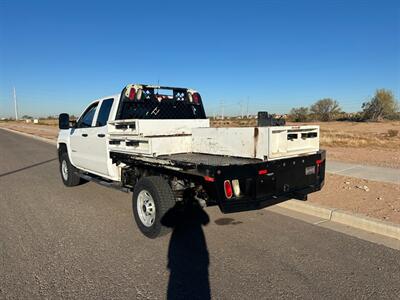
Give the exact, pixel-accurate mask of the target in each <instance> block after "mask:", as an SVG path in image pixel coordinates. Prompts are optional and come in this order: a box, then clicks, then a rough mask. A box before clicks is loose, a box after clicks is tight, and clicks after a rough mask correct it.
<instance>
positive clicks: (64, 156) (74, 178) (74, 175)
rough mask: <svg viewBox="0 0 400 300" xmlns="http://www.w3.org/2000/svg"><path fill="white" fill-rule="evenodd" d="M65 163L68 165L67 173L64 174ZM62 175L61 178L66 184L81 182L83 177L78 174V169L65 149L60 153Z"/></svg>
mask: <svg viewBox="0 0 400 300" xmlns="http://www.w3.org/2000/svg"><path fill="white" fill-rule="evenodd" d="M63 164H65V165H64V167H65V166H66V173H65V175H64V174H63ZM60 175H61V179H62V181H63V183H64V185H66V186H76V185H79V184H80V182H81V178H80V177H79V175H78V170H77V169H76V168H75V167H74V166H73V165H72V164H71V162H70V160H69V157H68V153H67V152H65V151H63V152H62V153H61V155H60Z"/></svg>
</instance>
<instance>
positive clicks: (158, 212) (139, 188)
mask: <svg viewBox="0 0 400 300" xmlns="http://www.w3.org/2000/svg"><path fill="white" fill-rule="evenodd" d="M141 193H143V194H145V195H146V193H148V194H150V196H151V198H152V200H153V203H154V206H155V216H154V217H150V216H149V218H151V219H152V220H153V222H152V223H151V224H150V225H149V224H147V225H145V223H144V222H143V221H142V219H141V217H140V216H139V214H141V213H142V214H143V213H144V212H143V210H144V211H146V209H144V208H143V210H142V211H141V212H139V211H138V209H139V208H138V202H139V203H141V202H142V200H139V199H138V197H139V194H141ZM141 197H142V198H143V196H141ZM174 205H175V197H174V194H173V192H172V190H171V187H170V186H169V185H168V183H167V181H166V180H164V179H163V178H162V177H159V176H149V177H144V178H142V179H140V180H139V181H138V182H137V183H136V185H135V188H134V190H133V195H132V208H133V216H134V217H135V221H136V224H137V226H138V227H139V229H140V231H141V232H142V233H143V234H144V235H145V236H146V237H148V238H151V239H155V238H157V237H159V236H162V235H165V234H167V233H168V232H170V230H171V229H170V228H168V227H165V226H163V225H162V224H161V219H162V217H163V216H164V215H165V213H166V212H167V211H168V210H169V209H171V208H172V207H173V206H174ZM139 206H140V204H139ZM143 206H144V205H142V206H141V207H143ZM147 210H148V211H151V212H152V210H150V209H149V208H147ZM150 214H151V213H150Z"/></svg>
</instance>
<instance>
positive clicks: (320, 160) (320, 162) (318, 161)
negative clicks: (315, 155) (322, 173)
mask: <svg viewBox="0 0 400 300" xmlns="http://www.w3.org/2000/svg"><path fill="white" fill-rule="evenodd" d="M323 161H324V160H323V159H317V160H316V162H315V163H316V164H317V165H320V164H322V162H323Z"/></svg>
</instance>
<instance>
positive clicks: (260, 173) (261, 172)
mask: <svg viewBox="0 0 400 300" xmlns="http://www.w3.org/2000/svg"><path fill="white" fill-rule="evenodd" d="M267 173H268V170H267V169H264V170H259V171H258V175H265V174H267Z"/></svg>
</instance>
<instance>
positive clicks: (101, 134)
mask: <svg viewBox="0 0 400 300" xmlns="http://www.w3.org/2000/svg"><path fill="white" fill-rule="evenodd" d="M97 136H98V137H100V138H103V137H105V136H106V135H105V134H104V133H99V134H98V135H97Z"/></svg>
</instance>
